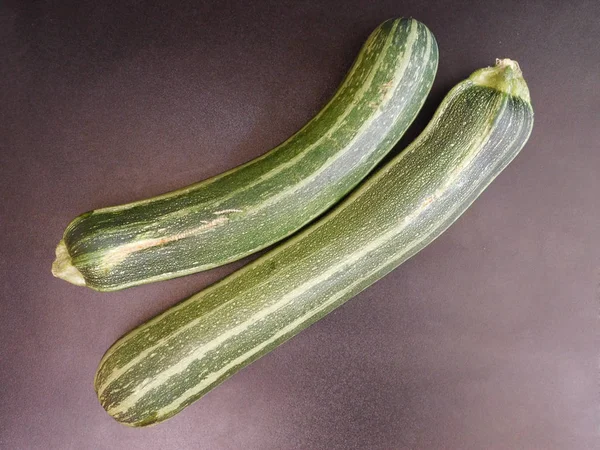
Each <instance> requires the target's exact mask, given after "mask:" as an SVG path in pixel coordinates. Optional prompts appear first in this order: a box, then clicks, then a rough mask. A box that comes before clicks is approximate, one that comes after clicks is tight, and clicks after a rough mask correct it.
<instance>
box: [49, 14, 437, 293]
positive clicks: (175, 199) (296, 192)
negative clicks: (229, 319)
mask: <svg viewBox="0 0 600 450" xmlns="http://www.w3.org/2000/svg"><path fill="white" fill-rule="evenodd" d="M437 62H438V50H437V44H436V42H435V38H434V37H433V35H432V34H431V32H430V31H429V30H428V29H427V28H426V27H425V25H423V24H421V23H419V22H418V21H416V20H413V19H394V20H388V21H386V22H384V23H383V24H382V25H380V26H379V27H377V29H376V30H375V31H374V32H373V33H372V34H371V36H370V37H369V38H368V40H367V42H366V43H365V44H364V46H363V48H362V50H361V51H360V54H359V55H358V57H357V59H356V61H355V63H354V65H353V66H352V68H351V69H350V72H349V73H348V75H347V76H346V78H345V79H344V81H343V82H342V84H341V86H340V87H339V89H338V91H337V92H336V94H335V95H334V96H333V98H332V99H331V100H330V101H329V103H328V104H327V105H326V106H325V107H324V108H323V109H322V110H321V112H319V113H318V114H317V115H316V116H315V118H313V119H312V120H311V121H310V122H308V123H307V124H306V125H305V126H304V127H303V128H302V129H301V130H300V131H298V132H297V133H296V134H294V135H293V136H292V137H290V138H289V139H288V140H287V141H285V142H284V143H282V144H281V145H279V146H278V147H276V148H274V149H273V150H271V151H270V152H268V153H266V154H265V155H264V156H261V157H259V158H257V159H255V160H253V161H250V162H249V163H247V164H244V165H242V166H240V167H237V168H235V169H233V170H230V171H229V172H226V173H224V174H221V175H218V176H216V177H213V178H211V179H208V180H206V181H203V182H200V183H198V184H195V185H192V186H189V187H187V188H184V189H181V190H178V191H174V192H171V193H169V194H165V195H162V196H159V197H155V198H151V199H148V200H142V201H138V202H134V203H130V204H127V205H121V206H115V207H110V208H103V209H98V210H94V211H91V212H88V213H86V214H83V215H81V216H79V217H77V218H76V219H75V220H73V221H72V222H71V223H70V224H69V226H68V227H67V229H66V231H65V233H64V236H63V239H62V240H61V241H60V243H59V245H58V247H57V250H56V255H57V258H56V261H55V262H54V265H53V273H54V275H55V276H57V277H60V278H63V279H65V280H67V281H69V282H71V283H73V284H77V285H82V286H88V287H90V288H92V289H96V290H99V291H114V290H118V289H123V288H126V287H130V286H136V285H139V284H143V283H149V282H153V281H159V280H166V279H170V278H174V277H179V276H182V275H186V274H190V273H194V272H198V271H201V270H206V269H210V268H213V267H217V266H220V265H223V264H226V263H228V262H231V261H235V260H237V259H240V258H242V257H244V256H247V255H249V254H251V253H254V252H256V251H258V250H260V249H262V248H264V247H267V246H269V245H271V244H273V243H275V242H278V241H280V240H282V239H283V238H285V237H287V236H289V235H290V234H292V233H294V232H295V231H296V230H298V229H299V228H301V227H303V226H304V225H306V224H307V223H308V222H310V221H311V220H313V219H314V218H315V217H317V216H318V215H320V214H322V213H323V212H324V211H326V210H327V209H328V208H329V207H331V206H332V205H333V204H335V203H336V202H337V201H339V200H340V199H341V198H342V197H343V196H344V195H345V194H347V193H348V192H349V191H350V190H351V189H352V188H353V187H354V186H356V184H357V183H359V182H360V181H361V180H362V179H363V178H364V177H365V176H366V175H367V174H368V173H369V172H370V171H371V170H372V169H373V167H374V166H375V165H376V164H377V163H378V162H379V161H380V160H381V159H382V158H383V157H384V156H385V155H386V154H387V153H388V152H389V150H390V149H391V148H392V147H393V146H394V145H395V144H396V142H397V141H398V139H399V138H400V137H401V136H402V135H403V133H404V132H405V131H406V129H407V128H408V126H409V125H410V124H411V122H412V121H413V119H414V118H415V116H416V115H417V113H418V111H419V110H420V108H421V106H422V105H423V102H424V101H425V98H426V96H427V94H428V93H429V90H430V88H431V85H432V83H433V79H434V77H435V73H436V69H437Z"/></svg>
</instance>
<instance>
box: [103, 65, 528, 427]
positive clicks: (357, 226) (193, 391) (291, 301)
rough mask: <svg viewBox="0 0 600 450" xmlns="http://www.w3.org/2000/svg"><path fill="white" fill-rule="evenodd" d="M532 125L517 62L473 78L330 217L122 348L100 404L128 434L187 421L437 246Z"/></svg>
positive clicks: (106, 370) (109, 365)
mask: <svg viewBox="0 0 600 450" xmlns="http://www.w3.org/2000/svg"><path fill="white" fill-rule="evenodd" d="M532 126H533V110H532V108H531V104H530V100H529V91H528V88H527V85H526V84H525V81H524V79H523V77H522V75H521V71H520V69H519V67H518V65H517V63H516V62H513V61H511V60H508V59H504V60H501V61H498V62H497V64H496V66H495V67H490V68H485V69H481V70H479V71H477V72H475V73H473V74H472V75H471V77H469V78H468V79H467V80H465V81H463V82H461V83H460V84H458V85H457V86H455V87H454V88H453V89H452V90H451V91H450V93H449V94H448V95H447V96H446V98H445V99H444V100H443V102H442V104H441V105H440V107H439V108H438V110H437V112H436V113H435V115H434V117H433V119H432V121H431V122H430V123H429V125H428V126H427V128H426V129H425V130H424V131H423V133H422V134H421V135H420V136H419V137H418V138H417V139H416V140H415V141H414V142H413V143H412V144H411V145H410V146H409V147H408V148H407V149H406V150H404V151H403V152H402V153H401V154H400V155H398V156H397V157H396V158H394V159H393V160H392V161H391V162H389V163H388V164H387V165H386V166H384V167H383V168H382V169H381V170H380V171H379V172H377V173H376V174H375V175H373V176H372V177H371V178H370V179H368V180H367V181H366V182H365V183H364V184H363V185H362V186H361V187H360V188H359V189H357V190H356V191H355V192H354V193H352V194H351V195H350V196H349V197H348V198H347V199H345V200H344V201H343V202H342V203H341V204H340V205H338V206H337V207H336V208H335V209H334V210H332V212H330V213H329V214H328V215H326V216H324V217H323V218H322V219H321V220H319V221H318V222H316V223H314V224H312V225H311V226H310V227H308V228H307V229H306V230H304V231H302V232H301V233H299V234H298V235H296V236H295V237H293V238H292V239H290V240H289V241H287V242H285V243H284V244H282V245H281V246H279V247H277V248H275V249H273V250H271V251H270V252H269V253H267V254H265V255H263V256H262V257H261V258H259V259H257V260H255V261H254V262H252V263H251V264H249V265H247V266H245V267H244V268H242V269H240V270H238V271H237V272H234V273H233V274H232V275H230V276H229V277H227V278H225V279H223V280H221V281H219V282H217V283H215V284H213V285H212V286H210V287H208V288H207V289H205V290H203V291H201V292H200V293H198V294H196V295H194V296H192V297H191V298H189V299H187V300H185V301H183V302H181V303H179V304H178V305H176V306H174V307H172V308H170V309H168V310H167V311H165V312H164V313H162V314H160V315H158V316H156V317H155V318H154V319H152V320H150V321H149V322H147V323H145V324H143V325H141V326H139V327H138V328H136V329H134V330H133V331H131V332H130V333H129V334H126V335H125V336H123V337H122V338H121V339H120V340H118V341H117V342H116V343H115V344H114V345H113V346H112V347H111V348H110V349H109V350H108V351H107V352H106V354H105V355H104V357H103V358H102V361H101V362H100V365H99V368H98V371H97V373H96V378H95V389H96V392H97V394H98V398H99V400H100V402H101V404H102V406H103V407H104V408H105V409H106V410H107V411H108V413H109V414H110V415H111V416H113V417H114V418H115V419H116V420H118V421H119V422H122V423H124V424H126V425H130V426H144V425H149V424H153V423H156V422H160V421H162V420H165V419H167V418H169V417H171V416H173V415H174V414H176V413H177V412H179V411H181V410H182V409H183V408H184V407H186V406H188V405H189V404H191V403H192V402H193V401H195V400H197V399H198V398H200V397H201V396H202V395H203V394H204V393H206V392H207V391H209V390H210V389H212V388H213V387H215V386H216V385H217V384H219V383H221V382H222V381H223V380H225V379H226V378H227V377H229V376H230V375H232V374H233V373H235V372H236V371H238V370H240V369H241V368H242V367H244V366H246V365H248V364H249V363H250V362H252V361H254V360H256V359H257V358H259V357H260V356H262V355H264V354H265V353H267V352H269V351H270V350H272V349H274V348H275V347H276V346H277V345H279V344H281V343H282V342H284V341H286V340H287V339H289V338H290V337H292V336H293V335H295V334H296V333H298V332H299V331H300V330H302V329H303V328H306V327H307V326H309V325H310V324H312V323H314V322H315V321H317V320H319V319H320V318H321V317H323V316H325V315H326V314H327V313H328V312H330V311H331V310H333V309H334V308H336V307H338V306H339V305H341V304H342V303H344V302H345V301H346V300H348V299H349V298H350V297H352V296H353V295H355V294H357V293H358V292H360V291H362V290H363V289H365V288H366V287H367V286H369V285H370V284H372V283H373V282H375V281H376V280H378V279H379V278H381V277H383V276H384V275H385V274H387V273H388V272H390V271H391V270H392V269H394V268H395V267H396V266H398V265H399V264H401V263H402V262H403V261H406V260H407V259H408V258H410V257H411V256H412V255H414V254H415V253H417V252H418V251H419V250H420V249H422V248H423V247H425V246H426V245H427V244H429V243H430V242H431V241H433V240H434V239H435V238H436V237H437V236H439V235H440V234H441V233H442V232H443V231H444V230H445V229H446V228H447V227H449V226H450V224H452V223H453V222H454V221H455V220H456V219H457V218H458V217H459V216H460V215H461V214H462V213H463V212H464V211H465V210H466V209H467V208H468V207H469V205H470V204H471V203H472V202H473V201H474V200H475V199H476V198H477V196H478V195H479V194H480V193H481V192H482V191H483V190H484V189H485V188H486V187H487V186H488V184H489V183H490V182H491V181H492V180H493V179H494V178H495V177H496V176H497V175H498V174H499V173H500V172H501V171H502V170H503V169H504V168H505V167H506V165H507V164H508V163H509V162H510V161H511V160H512V159H513V158H514V157H515V156H516V155H517V153H518V152H519V151H520V150H521V148H522V147H523V145H525V142H526V141H527V139H528V137H529V134H530V132H531V128H532Z"/></svg>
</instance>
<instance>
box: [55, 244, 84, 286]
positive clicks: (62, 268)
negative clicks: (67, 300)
mask: <svg viewBox="0 0 600 450" xmlns="http://www.w3.org/2000/svg"><path fill="white" fill-rule="evenodd" d="M52 275H54V276H55V277H56V278H62V279H63V280H65V281H68V282H69V283H73V284H75V285H77V286H85V279H84V278H83V275H81V272H80V271H79V270H77V268H76V267H75V266H74V265H73V264H72V262H71V255H69V251H68V250H67V246H66V244H65V241H64V240H63V239H61V240H60V242H59V243H58V245H57V246H56V259H55V260H54V262H53V263H52Z"/></svg>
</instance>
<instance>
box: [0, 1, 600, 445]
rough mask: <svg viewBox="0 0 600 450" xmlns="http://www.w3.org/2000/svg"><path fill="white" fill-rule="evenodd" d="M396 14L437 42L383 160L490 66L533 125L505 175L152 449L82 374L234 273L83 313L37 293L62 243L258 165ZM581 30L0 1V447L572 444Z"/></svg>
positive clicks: (587, 81)
mask: <svg viewBox="0 0 600 450" xmlns="http://www.w3.org/2000/svg"><path fill="white" fill-rule="evenodd" d="M402 15H406V16H413V17H415V18H417V19H419V20H421V21H423V22H424V23H425V24H427V25H428V26H429V27H430V29H431V30H432V31H433V32H434V34H435V35H436V37H437V39H438V42H439V46H440V65H439V71H438V76H437V79H436V82H435V85H434V88H433V90H432V93H431V96H430V98H429V100H428V102H427V104H426V106H425V108H424V110H423V112H422V114H421V115H420V118H419V120H418V121H417V123H416V124H415V126H414V127H413V128H412V129H411V131H410V133H409V136H408V138H407V139H404V140H403V143H406V142H408V141H409V138H410V137H414V136H415V135H416V133H417V132H418V131H419V130H420V129H421V128H422V127H423V125H424V124H425V123H426V121H427V120H428V119H429V118H430V117H431V114H432V113H433V110H434V109H435V107H436V106H437V105H438V104H439V102H440V100H441V99H442V97H443V95H444V94H445V93H446V92H447V91H448V89H449V88H450V87H451V86H452V85H454V84H455V83H457V82H458V81H459V80H461V79H462V78H464V77H466V76H468V75H469V74H470V73H471V72H472V71H473V70H475V69H477V68H479V67H482V66H485V65H490V64H493V62H494V59H495V58H496V57H510V58H513V59H516V60H518V61H519V62H520V63H521V66H522V68H523V71H524V73H525V77H526V79H527V81H528V83H529V86H530V89H531V95H532V99H533V105H534V108H535V111H536V123H535V126H534V130H533V134H532V136H531V139H530V141H529V143H528V144H527V146H526V147H525V149H524V150H523V152H522V153H521V155H520V156H519V157H518V158H517V159H516V160H515V161H514V163H513V164H512V165H510V166H509V168H508V169H507V170H506V171H505V172H504V173H503V174H502V175H501V176H500V177H499V178H498V179H497V180H496V181H495V182H494V183H493V184H492V185H491V186H490V188H489V189H488V190H487V191H486V192H485V193H484V194H483V195H482V196H481V198H480V199H479V200H478V201H477V202H476V203H475V204H474V205H473V207H472V208H471V209H470V210H469V211H468V212H467V213H466V214H465V215H464V216H463V217H462V218H461V219H460V220H459V221H458V222H457V223H456V224H455V225H454V226H453V227H452V228H451V229H450V230H449V231H448V232H447V233H445V234H444V235H443V237H441V238H440V239H438V240H437V241H436V242H435V243H434V244H432V245H431V246H430V247H428V248H427V249H426V250H424V251H423V252H421V253H420V254H419V255H418V256H416V257H414V258H413V259H411V260H410V261H409V262H407V263H406V264H404V265H403V266H402V267H401V268H399V269H398V270H396V271H394V272H393V273H392V274H390V275H389V276H387V277H386V278H385V279H384V280H382V281H380V282H378V283H377V284H376V285H374V286H373V287H371V288H370V289H368V290H366V291H365V292H363V293H362V294H360V295H359V296H357V297H356V298H355V299H353V300H352V301H350V302H349V303H347V304H346V305H345V306H344V307H342V308H340V309H339V310H337V311H335V312H334V313H332V314H331V315H330V316H329V317H327V318H326V319H324V320H322V321H321V322H319V323H318V324H316V325H314V326H312V327H311V328H310V329H308V330H306V331H305V332H303V333H301V335H299V336H298V337H297V338H295V339H293V340H292V341H290V342H288V343H287V344H285V345H283V346H281V347H280V348H279V349H277V350H276V351H274V352H273V353H271V354H269V355H268V356H266V357H264V358H262V359H261V360H260V361H258V362H256V363H255V364H253V365H252V366H251V367H249V368H247V369H245V370H243V371H242V372H240V373H239V374H237V375H236V376H234V377H233V378H232V379H230V380H229V381H227V382H225V383H224V384H223V385H222V386H220V387H219V388H217V389H216V390H214V391H212V392H211V393H209V394H208V395H206V396H205V397H204V398H203V400H201V401H200V402H198V403H196V404H195V405H193V406H191V407H189V408H187V410H185V411H184V412H183V413H181V414H180V415H178V416H177V417H175V418H173V419H172V420H170V421H168V422H166V423H163V424H161V425H158V426H156V427H153V428H147V429H129V428H126V427H124V426H122V425H119V424H117V423H116V422H114V421H113V420H112V419H111V418H110V417H109V416H108V415H107V414H106V413H105V412H104V410H103V409H102V408H101V407H100V405H99V403H98V402H97V399H96V396H95V394H94V390H93V387H92V380H93V376H94V372H95V369H96V365H97V363H98V361H99V359H100V357H101V356H102V354H103V352H104V351H105V350H106V349H107V348H108V347H109V345H110V344H111V343H112V342H113V341H114V340H115V339H116V338H117V337H119V336H120V335H121V334H123V333H124V332H126V331H127V330H129V329H130V328H132V327H133V326H135V325H137V324H139V323H140V322H142V321H143V320H145V319H148V318H150V317H151V316H153V315H154V314H156V313H158V312H159V311H161V310H163V309H164V308H166V307H167V306H169V305H171V304H173V303H175V302H177V301H178V300H181V299H182V298H184V297H186V296H188V295H190V294H192V293H194V292H196V291H197V290H199V289H201V288H202V287H204V286H206V285H208V284H209V283H211V282H213V281H215V280H217V279H219V278H221V277H222V276H224V275H225V274H226V273H229V272H231V271H232V270H234V269H235V268H236V267H240V266H241V265H242V264H243V263H244V262H239V263H236V264H232V265H230V266H228V267H224V268H221V269H217V270H213V271H210V272H207V273H203V274H197V275H194V276H189V277H185V278H181V279H178V280H173V281H169V282H164V283H157V284H152V285H148V286H144V287H139V288H134V289H129V290H126V291H121V292H117V293H111V294H100V293H96V292H93V291H91V290H87V289H83V288H79V287H75V286H72V285H69V284H67V283H65V282H63V281H61V280H57V279H54V278H53V277H52V276H51V274H50V265H51V263H52V260H53V257H54V247H55V245H56V243H57V242H58V240H59V239H60V237H61V233H62V231H63V229H64V227H65V226H66V225H67V223H68V222H69V221H70V220H71V219H72V218H73V217H74V216H76V215H77V214H79V213H81V212H84V211H86V210H89V209H92V208H97V207H101V206H108V205H113V204H117V203H122V202H126V201H131V200H134V199H139V198H143V197H147V196H151V195H155V194H159V193H162V192H164V191H166V190H170V189H173V188H177V187H180V186H182V185H185V184H188V183H191V182H194V181H197V180H201V179H204V178H206V177H209V176H211V175H214V174H217V173H220V172H221V171H223V170H226V169H228V168H231V167H233V166H235V165H237V164H240V163H242V162H244V161H247V160H249V159H251V158H253V157H255V156H258V155H260V154H262V153H264V152H265V151H266V150H267V149H269V148H270V147H272V146H274V145H275V144H277V143H279V142H280V141H282V140H283V139H284V138H286V137H287V136H288V135H290V134H291V133H292V132H294V131H295V130H297V129H298V128H299V127H300V126H301V125H303V124H304V123H305V122H306V121H307V120H308V119H309V118H310V117H311V116H312V115H313V114H315V112H317V111H318V110H319V108H320V107H321V106H322V105H323V104H324V102H325V101H326V100H327V98H328V97H329V96H330V95H331V94H332V93H333V92H334V90H335V88H336V86H337V84H338V83H339V81H340V80H341V79H342V77H343V75H344V73H345V71H346V69H348V68H349V66H350V64H351V63H352V61H353V58H354V56H355V55H356V53H357V51H358V49H359V48H360V46H361V44H362V43H363V41H364V40H365V38H366V37H367V35H368V34H369V33H370V31H371V30H372V29H373V28H374V27H375V26H377V25H378V24H379V23H380V22H382V21H383V20H385V19H387V18H389V17H392V16H402ZM599 16H600V4H599V3H598V2H597V1H581V2H558V1H556V2H551V1H530V2H521V1H516V0H512V1H498V2H483V1H482V2H470V3H459V2H427V1H423V0H419V1H399V0H394V1H362V2H359V1H351V0H343V1H336V2H333V1H328V2H327V1H321V2H317V1H272V2H266V1H262V2H251V1H244V2H241V1H240V2H233V1H215V2H194V1H189V2H164V4H160V3H159V2H139V1H137V2H135V1H125V2H124V1H113V2H105V1H87V0H86V1H69V2H58V1H36V2H13V3H11V2H8V3H5V4H4V6H3V7H2V16H1V18H0V39H1V41H0V42H1V44H2V45H1V47H0V50H1V52H2V54H1V55H0V56H1V60H0V71H1V73H0V76H1V77H2V84H1V86H0V114H1V117H0V145H1V146H2V148H1V154H0V164H1V167H0V171H1V173H0V183H1V189H2V190H1V192H2V202H1V203H0V221H1V222H0V223H1V227H2V232H1V234H0V236H1V248H2V250H1V252H0V269H1V271H2V277H3V281H2V289H1V290H0V293H1V304H0V308H1V310H0V314H1V317H0V339H1V344H0V364H1V366H0V395H1V398H0V447H2V448H6V449H29V448H52V449H55V448H56V449H84V448H85V449H178V448H200V449H210V450H213V449H217V450H218V449H249V450H252V449H260V450H268V449H284V450H287V449H302V450H312V449H381V450H390V449H405V448H407V449H408V448H410V449H413V448H414V449H442V448H447V449H521V448H522V449H592V448H594V447H595V445H596V444H597V442H596V439H597V436H598V434H597V433H598V430H599V429H600V428H599V420H598V411H599V406H600V403H599V397H598V361H599V359H598V348H599V345H600V340H599V337H600V333H599V329H598V296H599V293H600V245H599V237H598V228H599V223H600V208H599V205H600V200H599V194H600V181H599V177H600V176H599V174H598V173H599V172H600V148H599V147H600V122H599V120H600V86H599V74H600V50H599V44H598V42H599V40H600V27H599V25H598V17H599ZM400 148H401V146H399V147H398V149H397V150H396V151H398V150H399V149H400ZM595 448H597V447H595Z"/></svg>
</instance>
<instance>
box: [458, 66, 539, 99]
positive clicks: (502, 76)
mask: <svg viewBox="0 0 600 450" xmlns="http://www.w3.org/2000/svg"><path fill="white" fill-rule="evenodd" d="M469 78H470V80H471V81H472V82H473V83H475V84H478V85H480V86H488V87H491V88H493V89H497V90H499V91H501V92H505V93H507V94H509V95H514V96H516V97H519V98H521V99H522V100H524V101H525V102H527V103H531V98H530V96H529V88H528V87H527V83H525V80H524V79H523V73H522V72H521V68H520V67H519V63H517V62H516V61H513V60H512V59H508V58H504V59H496V65H495V66H494V67H485V68H483V69H480V70H477V71H476V72H474V73H473V75H471V76H470V77H469Z"/></svg>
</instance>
